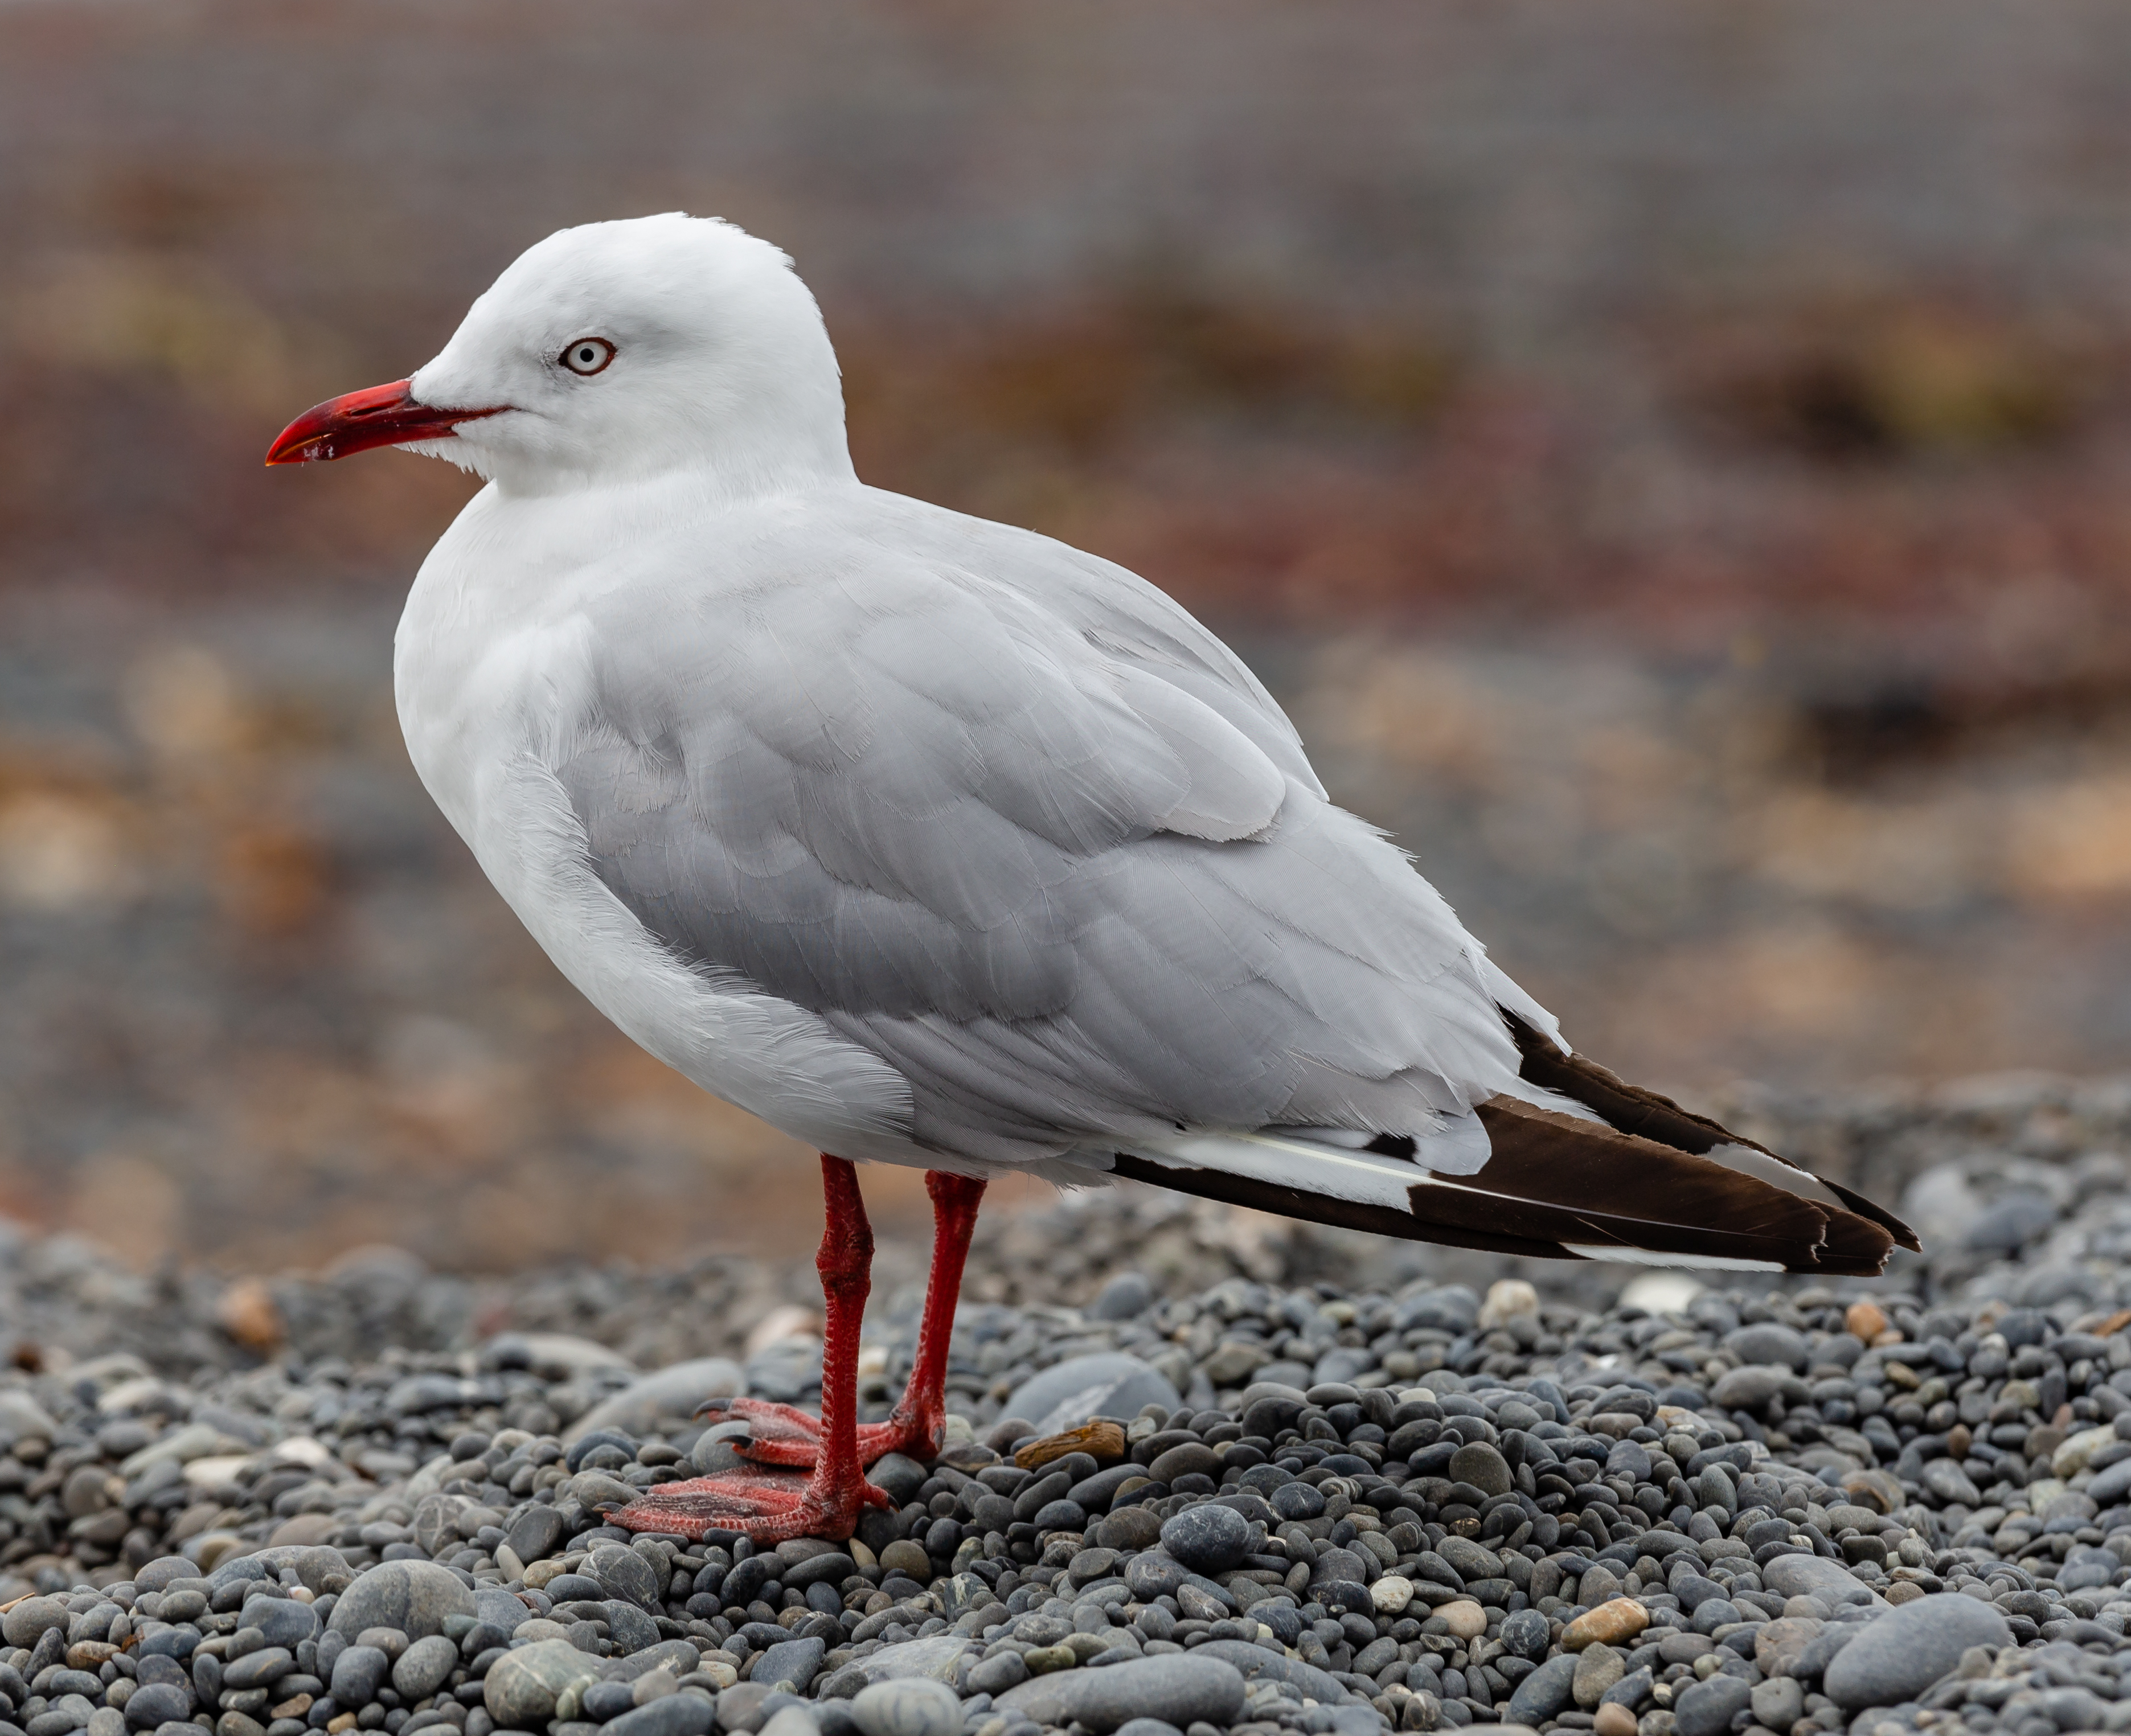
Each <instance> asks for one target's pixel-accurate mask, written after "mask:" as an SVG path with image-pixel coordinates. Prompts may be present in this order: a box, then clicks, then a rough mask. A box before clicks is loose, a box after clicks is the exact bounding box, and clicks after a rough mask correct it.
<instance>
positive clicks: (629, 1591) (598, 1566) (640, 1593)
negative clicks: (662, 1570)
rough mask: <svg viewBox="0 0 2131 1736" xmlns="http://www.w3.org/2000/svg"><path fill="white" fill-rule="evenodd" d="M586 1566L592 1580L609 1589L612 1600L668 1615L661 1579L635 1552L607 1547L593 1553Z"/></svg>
mask: <svg viewBox="0 0 2131 1736" xmlns="http://www.w3.org/2000/svg"><path fill="white" fill-rule="evenodd" d="M587 1571H589V1572H590V1573H591V1576H592V1577H593V1578H594V1579H596V1580H597V1581H599V1582H600V1584H601V1585H604V1586H605V1587H606V1594H607V1595H608V1596H609V1597H618V1598H621V1599H623V1600H625V1601H626V1602H629V1603H632V1604H635V1605H636V1607H637V1608H638V1609H643V1610H646V1611H648V1612H649V1613H651V1614H654V1615H663V1614H665V1604H664V1602H663V1600H662V1598H661V1597H660V1595H659V1594H660V1590H661V1587H660V1585H659V1584H658V1576H656V1575H654V1573H653V1572H652V1571H651V1564H650V1563H649V1561H645V1560H644V1557H642V1556H640V1555H639V1554H638V1553H637V1552H635V1550H634V1549H624V1548H622V1547H620V1546H619V1545H618V1544H613V1543H610V1544H607V1545H606V1546H605V1547H601V1548H598V1549H595V1550H593V1551H592V1558H591V1561H590V1562H589V1563H587Z"/></svg>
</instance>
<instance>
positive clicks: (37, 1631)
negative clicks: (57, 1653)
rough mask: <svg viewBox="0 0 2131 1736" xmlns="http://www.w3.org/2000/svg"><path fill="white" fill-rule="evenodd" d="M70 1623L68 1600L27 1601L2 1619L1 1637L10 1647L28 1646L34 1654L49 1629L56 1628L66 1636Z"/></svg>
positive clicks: (50, 1598)
mask: <svg viewBox="0 0 2131 1736" xmlns="http://www.w3.org/2000/svg"><path fill="white" fill-rule="evenodd" d="M68 1619H69V1618H68V1615H67V1600H65V1598H63V1597H27V1598H24V1599H23V1600H22V1602H21V1603H19V1604H16V1605H15V1606H14V1607H13V1608H12V1609H10V1610H9V1611H8V1612H7V1614H5V1615H4V1616H0V1634H4V1635H5V1636H6V1638H7V1643H8V1644H9V1645H11V1646H26V1647H28V1648H31V1649H32V1650H34V1649H35V1648H36V1643H37V1642H38V1641H39V1640H41V1639H42V1638H44V1637H45V1630H46V1629H48V1628H58V1629H59V1630H60V1633H65V1631H66V1627H67V1622H68Z"/></svg>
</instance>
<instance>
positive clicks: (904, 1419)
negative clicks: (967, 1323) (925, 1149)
mask: <svg viewBox="0 0 2131 1736" xmlns="http://www.w3.org/2000/svg"><path fill="white" fill-rule="evenodd" d="M925 1191H926V1192H927V1193H929V1194H931V1196H932V1270H931V1275H930V1276H929V1277H927V1279H926V1282H925V1313H924V1315H923V1316H922V1318H921V1319H920V1320H919V1322H918V1325H917V1365H916V1366H915V1367H913V1368H912V1370H911V1371H910V1384H908V1385H907V1386H906V1387H904V1388H903V1397H902V1399H900V1400H899V1401H898V1403H897V1404H896V1407H895V1408H894V1409H893V1411H891V1412H890V1413H888V1420H887V1421H886V1422H885V1423H873V1424H870V1425H869V1426H868V1427H867V1428H864V1429H861V1430H860V1435H861V1436H862V1437H864V1438H862V1440H861V1441H860V1453H861V1454H862V1455H863V1456H864V1458H865V1461H866V1462H867V1463H868V1464H871V1463H872V1462H873V1461H874V1459H876V1458H878V1457H879V1456H880V1455H881V1454H882V1453H890V1452H907V1453H914V1454H916V1456H917V1457H919V1458H921V1459H930V1458H931V1456H933V1455H934V1454H935V1453H936V1452H938V1451H939V1450H940V1431H941V1428H943V1427H944V1426H945V1425H946V1419H947V1346H948V1343H949V1341H951V1339H952V1338H953V1337H954V1336H955V1304H956V1303H958V1302H960V1300H961V1296H962V1266H963V1264H964V1262H965V1261H966V1260H968V1259H969V1257H970V1235H971V1233H972V1232H973V1231H975V1229H976V1227H977V1208H978V1207H979V1205H981V1204H982V1203H983V1202H984V1183H983V1182H981V1181H979V1180H978V1179H976V1178H975V1177H974V1176H968V1175H955V1174H952V1173H951V1172H950V1171H948V1170H946V1169H933V1170H929V1171H927V1174H926V1177H925ZM875 1448H877V1450H874V1451H869V1449H875Z"/></svg>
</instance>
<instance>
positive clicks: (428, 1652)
mask: <svg viewBox="0 0 2131 1736" xmlns="http://www.w3.org/2000/svg"><path fill="white" fill-rule="evenodd" d="M458 1662H459V1648H458V1647H457V1645H456V1644H454V1643H453V1642H452V1641H450V1640H448V1639H446V1638H444V1637H443V1635H442V1634H441V1633H432V1634H430V1635H429V1637H428V1638H424V1639H418V1640H416V1641H415V1642H414V1644H413V1645H411V1646H409V1647H408V1648H407V1649H406V1650H405V1652H401V1653H400V1661H399V1662H397V1663H395V1664H394V1665H393V1666H392V1688H393V1691H394V1692H395V1693H396V1694H397V1695H399V1696H400V1698H401V1699H402V1700H406V1701H408V1702H409V1704H410V1705H411V1704H412V1703H413V1702H414V1701H415V1700H426V1699H428V1698H429V1695H432V1694H433V1693H435V1692H436V1691H437V1690H438V1689H439V1688H441V1687H442V1686H443V1685H444V1683H445V1682H446V1681H448V1680H449V1679H450V1676H451V1673H452V1671H453V1670H455V1669H456V1668H457V1667H458Z"/></svg>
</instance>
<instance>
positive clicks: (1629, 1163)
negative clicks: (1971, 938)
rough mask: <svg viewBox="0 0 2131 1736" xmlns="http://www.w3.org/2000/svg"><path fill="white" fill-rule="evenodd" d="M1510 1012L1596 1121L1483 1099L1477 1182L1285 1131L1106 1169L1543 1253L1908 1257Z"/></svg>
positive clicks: (1144, 1154) (1291, 1209)
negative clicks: (1484, 1149)
mask: <svg viewBox="0 0 2131 1736" xmlns="http://www.w3.org/2000/svg"><path fill="white" fill-rule="evenodd" d="M1509 1019H1510V1024H1511V1031H1512V1032H1513V1033H1515V1034H1516V1037H1517V1040H1518V1045H1519V1048H1520V1050H1522V1052H1523V1053H1524V1055H1525V1063H1526V1064H1525V1068H1524V1069H1523V1071H1522V1074H1521V1077H1522V1078H1524V1080H1525V1082H1526V1083H1530V1084H1534V1085H1537V1086H1539V1087H1540V1088H1541V1089H1542V1090H1544V1091H1547V1092H1550V1093H1556V1097H1555V1101H1557V1102H1559V1101H1560V1100H1561V1099H1562V1098H1567V1099H1568V1101H1569V1102H1573V1103H1575V1104H1578V1105H1581V1106H1582V1107H1583V1108H1586V1109H1588V1110H1590V1111H1591V1112H1592V1113H1594V1114H1596V1115H1597V1116H1599V1117H1602V1120H1600V1121H1589V1120H1585V1119H1583V1117H1581V1116H1578V1115H1569V1114H1563V1113H1559V1112H1556V1111H1554V1110H1551V1109H1548V1108H1544V1107H1540V1106H1538V1105H1535V1104H1533V1103H1530V1102H1525V1101H1523V1100H1522V1099H1520V1098H1514V1097H1511V1096H1507V1095H1501V1096H1496V1097H1495V1098H1491V1099H1489V1100H1488V1101H1487V1102H1484V1103H1482V1104H1480V1105H1478V1106H1477V1108H1476V1110H1475V1111H1474V1115H1475V1116H1476V1117H1477V1120H1478V1121H1479V1123H1480V1126H1481V1127H1482V1128H1483V1129H1484V1130H1485V1132H1486V1135H1487V1145H1488V1147H1489V1151H1488V1155H1487V1160H1486V1161H1485V1162H1484V1163H1483V1164H1482V1165H1481V1166H1480V1168H1479V1169H1478V1170H1477V1173H1474V1174H1462V1175H1453V1174H1443V1173H1438V1172H1434V1171H1431V1170H1429V1169H1426V1168H1425V1167H1423V1165H1421V1164H1420V1163H1419V1162H1416V1161H1415V1160H1414V1159H1413V1157H1411V1156H1410V1155H1405V1150H1404V1149H1402V1148H1410V1141H1406V1142H1400V1143H1399V1144H1395V1145H1393V1146H1392V1148H1391V1149H1388V1150H1386V1149H1385V1147H1384V1143H1383V1142H1381V1141H1380V1142H1379V1143H1378V1144H1377V1146H1376V1147H1374V1148H1364V1149H1360V1150H1355V1149H1351V1148H1347V1147H1343V1146H1341V1145H1334V1144H1331V1143H1329V1142H1326V1141H1317V1140H1312V1139H1310V1138H1307V1137H1298V1136H1295V1135H1294V1134H1293V1133H1292V1132H1287V1133H1283V1132H1281V1131H1260V1132H1256V1133H1211V1132H1191V1133H1182V1134H1179V1135H1176V1136H1174V1137H1167V1138H1161V1139H1156V1140H1150V1141H1145V1142H1142V1143H1140V1144H1137V1145H1135V1146H1134V1147H1133V1149H1131V1150H1120V1151H1118V1152H1117V1153H1116V1154H1115V1155H1114V1159H1113V1169H1114V1171H1115V1173H1117V1174H1121V1175H1127V1176H1132V1177H1134V1178H1136V1179H1141V1180H1144V1181H1150V1182H1153V1183H1155V1184H1157V1185H1159V1186H1161V1187H1165V1188H1174V1189H1176V1190H1177V1191H1179V1192H1180V1193H1196V1194H1200V1195H1203V1196H1204V1197H1206V1198H1214V1199H1221V1200H1227V1201H1229V1202H1231V1203H1234V1204H1238V1205H1244V1206H1251V1207H1254V1208H1257V1209H1259V1210H1262V1211H1267V1212H1276V1213H1278V1214H1280V1215H1281V1216H1283V1217H1296V1218H1301V1219H1303V1220H1305V1221H1306V1222H1315V1223H1324V1224H1331V1225H1334V1226H1338V1227H1343V1228H1348V1229H1357V1230H1367V1231H1373V1232H1374V1233H1376V1234H1378V1235H1384V1236H1402V1237H1405V1238H1407V1239H1409V1240H1412V1241H1432V1242H1440V1243H1443V1244H1445V1245H1447V1246H1453V1247H1467V1248H1477V1249H1482V1250H1486V1251H1492V1252H1496V1253H1504V1254H1522V1255H1534V1256H1538V1257H1542V1258H1554V1259H1584V1260H1634V1261H1637V1262H1640V1263H1643V1264H1655V1265H1682V1266H1689V1267H1701V1268H1716V1269H1719V1270H1735V1271H1739V1270H1743V1271H1767V1272H1781V1271H1791V1272H1815V1273H1821V1274H1824V1275H1849V1276H1870V1275H1875V1274H1877V1273H1878V1272H1879V1271H1880V1270H1881V1268H1882V1267H1883V1266H1884V1264H1885V1262H1886V1259H1887V1256H1888V1255H1889V1252H1890V1251H1892V1250H1893V1248H1894V1245H1895V1244H1896V1242H1897V1241H1899V1242H1900V1243H1901V1244H1902V1245H1903V1246H1908V1247H1912V1248H1913V1247H1914V1246H1916V1245H1917V1244H1916V1239H1915V1237H1914V1236H1913V1235H1912V1234H1911V1233H1910V1231H1909V1230H1908V1227H1907V1226H1906V1225H1904V1224H1903V1223H1902V1222H1901V1221H1900V1220H1899V1218H1896V1217H1894V1216H1893V1215H1892V1214H1891V1213H1889V1212H1885V1211H1884V1210H1883V1209H1882V1208H1880V1207H1878V1206H1876V1205H1874V1204H1873V1203H1871V1202H1870V1201H1869V1200H1866V1199H1864V1198H1860V1196H1859V1195H1857V1194H1856V1193H1852V1192H1851V1190H1850V1189H1848V1188H1842V1187H1840V1186H1837V1185H1836V1184H1833V1183H1831V1182H1826V1181H1823V1180H1822V1179H1821V1178H1820V1177H1818V1176H1816V1175H1814V1174H1813V1173H1812V1172H1811V1171H1810V1170H1807V1169H1802V1168H1800V1167H1799V1166H1798V1165H1795V1164H1793V1163H1791V1162H1789V1161H1788V1160H1785V1159H1783V1158H1780V1157H1779V1156H1777V1155H1775V1154H1774V1153H1773V1152H1770V1151H1768V1150H1765V1149H1764V1148H1763V1147H1761V1146H1760V1145H1755V1144H1753V1143H1752V1142H1751V1141H1746V1140H1742V1139H1740V1138H1739V1137H1738V1136H1736V1135H1735V1134H1733V1133H1731V1131H1729V1130H1728V1129H1726V1128H1725V1127H1723V1126H1721V1125H1720V1124H1718V1123H1717V1122H1716V1121H1710V1120H1708V1119H1707V1117H1702V1116H1697V1115H1694V1114H1692V1113H1691V1112H1688V1111H1687V1110H1684V1109H1682V1108H1681V1107H1679V1106H1678V1104H1677V1103H1674V1102H1671V1101H1670V1100H1669V1099H1668V1098H1662V1097H1659V1095H1657V1093H1655V1092H1649V1091H1645V1090H1642V1089H1641V1088H1639V1087H1636V1086H1632V1085H1629V1084H1627V1083H1625V1082H1624V1081H1622V1080H1621V1079H1619V1078H1616V1077H1615V1076H1614V1075H1613V1074H1610V1073H1607V1071H1606V1070H1605V1069H1603V1068H1601V1067H1597V1066H1595V1065H1593V1064H1590V1063H1588V1062H1584V1061H1583V1060H1582V1059H1580V1058H1579V1057H1574V1056H1570V1055H1567V1054H1565V1053H1564V1051H1563V1050H1561V1049H1560V1048H1559V1045H1555V1044H1554V1043H1553V1042H1552V1041H1551V1040H1549V1039H1547V1038H1545V1037H1544V1036H1541V1035H1539V1033H1537V1032H1536V1031H1533V1030H1532V1028H1531V1027H1530V1026H1528V1025H1525V1024H1524V1023H1523V1022H1522V1021H1520V1020H1518V1019H1516V1017H1515V1016H1514V1015H1510V1016H1509ZM1420 1155H1423V1156H1425V1147H1424V1149H1423V1151H1422V1152H1421V1154H1420Z"/></svg>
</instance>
